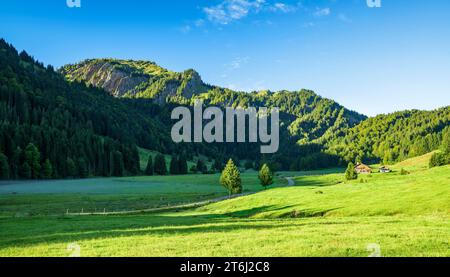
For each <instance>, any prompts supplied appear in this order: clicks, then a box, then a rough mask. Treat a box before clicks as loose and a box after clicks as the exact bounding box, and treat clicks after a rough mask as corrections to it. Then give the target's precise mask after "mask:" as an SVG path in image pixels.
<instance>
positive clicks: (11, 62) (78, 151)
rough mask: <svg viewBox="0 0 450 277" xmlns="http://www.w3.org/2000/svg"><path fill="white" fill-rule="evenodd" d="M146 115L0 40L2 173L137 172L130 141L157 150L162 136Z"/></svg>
mask: <svg viewBox="0 0 450 277" xmlns="http://www.w3.org/2000/svg"><path fill="white" fill-rule="evenodd" d="M148 113H149V112H147V113H143V112H141V111H140V110H138V109H135V108H133V107H132V106H131V105H129V103H127V102H126V101H123V100H120V99H116V98H114V97H111V96H110V95H108V94H107V93H105V92H104V91H103V90H100V89H97V88H88V87H86V86H85V85H84V84H82V83H71V84H69V83H68V82H67V81H66V80H65V79H64V78H63V77H62V76H61V75H60V74H58V73H57V72H55V71H54V70H53V68H52V67H51V66H48V67H46V68H45V67H44V66H43V65H42V64H41V63H39V62H37V61H35V60H34V59H33V58H32V57H31V56H29V55H28V54H27V53H26V52H22V53H20V54H19V53H18V52H17V50H16V49H15V48H14V47H13V46H12V45H9V44H8V43H6V41H4V40H0V115H1V117H0V118H1V120H0V153H3V154H4V155H5V159H6V166H5V169H4V168H2V174H4V176H2V178H6V179H7V178H19V177H20V178H40V177H46V178H51V177H56V178H61V177H67V176H72V177H75V176H80V177H86V176H109V175H123V174H136V173H138V171H139V157H138V151H137V148H136V144H137V145H141V146H144V147H148V148H153V147H154V148H157V147H161V148H163V147H164V144H165V142H166V141H168V140H169V138H168V137H167V133H166V132H164V128H163V127H162V126H163V125H162V124H161V123H159V122H158V121H155V120H153V119H152V118H151V117H149V116H148ZM30 143H32V144H33V145H34V146H35V147H36V149H35V148H34V147H33V146H30ZM47 160H48V161H49V163H46V161H47ZM122 167H123V169H122ZM44 168H45V169H46V170H45V171H46V172H45V174H44V170H43V169H44ZM41 169H42V172H40V171H41ZM116 169H117V170H116ZM124 170H125V171H124ZM41 174H42V176H41ZM49 175H50V176H49Z"/></svg>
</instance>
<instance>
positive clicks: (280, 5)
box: [271, 3, 297, 13]
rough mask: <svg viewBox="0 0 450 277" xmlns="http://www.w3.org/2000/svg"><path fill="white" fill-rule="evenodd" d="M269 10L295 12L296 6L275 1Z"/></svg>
mask: <svg viewBox="0 0 450 277" xmlns="http://www.w3.org/2000/svg"><path fill="white" fill-rule="evenodd" d="M271 10H273V11H280V12H283V13H290V12H295V11H296V10H297V7H295V6H291V5H287V4H284V3H275V4H273V6H272V7H271Z"/></svg>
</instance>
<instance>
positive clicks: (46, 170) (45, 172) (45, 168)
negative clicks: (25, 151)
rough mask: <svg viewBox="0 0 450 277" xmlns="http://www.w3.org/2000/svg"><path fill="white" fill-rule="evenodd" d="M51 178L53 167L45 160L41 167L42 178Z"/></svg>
mask: <svg viewBox="0 0 450 277" xmlns="http://www.w3.org/2000/svg"><path fill="white" fill-rule="evenodd" d="M52 176H53V167H52V164H51V163H50V160H49V159H46V160H45V162H44V164H43V165H42V178H44V179H51V178H52Z"/></svg>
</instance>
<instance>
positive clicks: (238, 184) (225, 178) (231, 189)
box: [220, 159, 242, 197]
mask: <svg viewBox="0 0 450 277" xmlns="http://www.w3.org/2000/svg"><path fill="white" fill-rule="evenodd" d="M220 184H221V185H222V186H224V187H225V188H226V189H227V190H228V193H229V196H230V197H231V195H232V194H239V193H241V192H242V181H241V173H240V172H239V169H238V168H237V166H236V165H235V164H234V162H233V160H232V159H230V160H229V161H228V163H227V165H226V166H225V169H224V170H223V171H222V175H221V176H220Z"/></svg>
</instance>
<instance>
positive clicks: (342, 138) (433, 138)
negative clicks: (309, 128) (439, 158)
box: [327, 106, 450, 164]
mask: <svg viewBox="0 0 450 277" xmlns="http://www.w3.org/2000/svg"><path fill="white" fill-rule="evenodd" d="M445 134H449V135H450V106H447V107H444V108H441V109H436V110H433V111H418V110H412V111H402V112H395V113H392V114H387V115H379V116H376V117H373V118H369V119H367V120H365V121H363V122H361V123H360V124H358V125H357V126H355V127H353V128H350V129H347V130H345V131H344V132H343V133H342V134H340V135H336V134H333V136H332V137H331V139H330V140H329V141H328V142H327V147H328V151H329V153H334V154H337V153H339V155H340V156H341V157H343V158H344V159H345V160H346V161H352V160H354V159H355V158H356V157H359V158H361V159H363V160H365V161H366V162H369V161H372V162H377V161H382V162H384V163H386V164H391V163H393V162H397V161H402V160H405V159H407V158H411V157H416V156H420V155H423V154H426V153H429V152H431V151H433V150H436V149H438V148H439V147H440V145H441V143H442V140H443V136H444V135H445Z"/></svg>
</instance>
